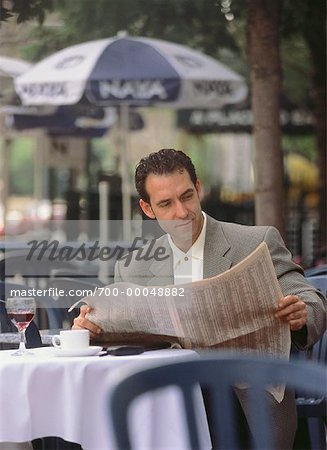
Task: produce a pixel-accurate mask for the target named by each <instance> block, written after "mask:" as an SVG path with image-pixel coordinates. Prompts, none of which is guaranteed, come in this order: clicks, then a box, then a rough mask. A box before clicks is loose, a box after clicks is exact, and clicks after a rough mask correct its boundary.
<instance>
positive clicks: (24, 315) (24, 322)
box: [8, 311, 34, 331]
mask: <svg viewBox="0 0 327 450" xmlns="http://www.w3.org/2000/svg"><path fill="white" fill-rule="evenodd" d="M8 317H9V319H10V320H11V321H12V322H13V324H14V325H15V326H16V327H17V328H18V330H19V331H23V330H24V329H25V328H27V326H28V325H29V323H30V322H31V321H32V320H33V317H34V313H31V312H29V311H28V312H24V311H20V312H10V313H8Z"/></svg>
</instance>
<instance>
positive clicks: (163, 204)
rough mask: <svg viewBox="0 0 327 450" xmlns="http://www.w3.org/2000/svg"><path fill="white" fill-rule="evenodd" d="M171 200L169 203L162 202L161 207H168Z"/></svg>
mask: <svg viewBox="0 0 327 450" xmlns="http://www.w3.org/2000/svg"><path fill="white" fill-rule="evenodd" d="M169 204H170V203H169V202H167V203H160V205H159V208H167V206H169Z"/></svg>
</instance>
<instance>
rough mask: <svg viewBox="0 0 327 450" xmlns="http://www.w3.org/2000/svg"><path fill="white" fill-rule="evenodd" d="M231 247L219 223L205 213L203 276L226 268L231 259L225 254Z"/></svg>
mask: <svg viewBox="0 0 327 450" xmlns="http://www.w3.org/2000/svg"><path fill="white" fill-rule="evenodd" d="M230 248H231V246H230V244H229V242H228V241H227V239H226V237H225V235H224V233H223V230H222V226H221V224H220V223H219V222H218V221H217V220H215V219H213V218H212V217H210V216H208V215H207V230H206V240H205V244H204V253H203V278H211V277H214V276H215V275H218V274H220V273H222V272H225V271H226V270H228V269H229V268H230V267H231V265H232V261H231V260H230V259H229V258H228V257H227V256H226V253H227V252H228V250H229V249H230Z"/></svg>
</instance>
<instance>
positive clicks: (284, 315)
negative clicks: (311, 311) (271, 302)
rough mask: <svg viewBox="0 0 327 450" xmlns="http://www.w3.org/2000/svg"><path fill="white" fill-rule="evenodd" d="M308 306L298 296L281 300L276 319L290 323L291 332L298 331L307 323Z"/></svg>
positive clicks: (288, 296) (289, 296) (290, 296)
mask: <svg viewBox="0 0 327 450" xmlns="http://www.w3.org/2000/svg"><path fill="white" fill-rule="evenodd" d="M307 316H308V313H307V306H306V304H305V303H304V302H303V301H302V300H301V299H300V298H299V297H298V296H297V295H287V296H286V297H283V298H281V299H280V300H279V302H278V305H277V310H276V314H275V317H276V318H278V319H281V320H282V321H284V322H288V324H289V326H290V330H291V331H298V330H301V328H303V327H304V325H306V323H307Z"/></svg>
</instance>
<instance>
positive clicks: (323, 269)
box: [304, 264, 327, 278]
mask: <svg viewBox="0 0 327 450" xmlns="http://www.w3.org/2000/svg"><path fill="white" fill-rule="evenodd" d="M304 273H305V276H306V277H307V278H308V277H315V276H317V275H327V264H323V265H322V266H317V267H311V268H310V269H306V270H305V271H304Z"/></svg>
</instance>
